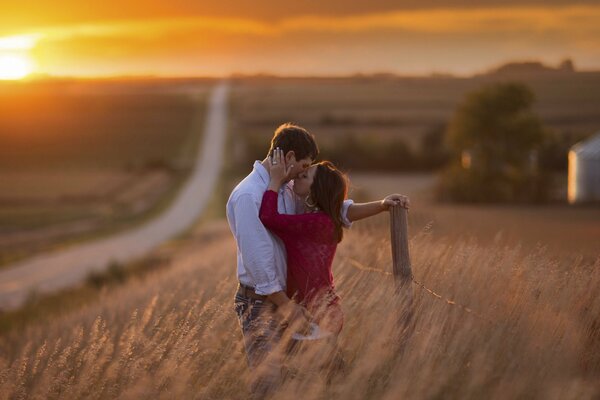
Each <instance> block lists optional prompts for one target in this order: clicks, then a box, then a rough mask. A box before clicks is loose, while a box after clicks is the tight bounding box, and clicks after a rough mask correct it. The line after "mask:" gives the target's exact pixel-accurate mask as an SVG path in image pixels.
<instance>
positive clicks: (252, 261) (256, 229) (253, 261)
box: [234, 194, 284, 295]
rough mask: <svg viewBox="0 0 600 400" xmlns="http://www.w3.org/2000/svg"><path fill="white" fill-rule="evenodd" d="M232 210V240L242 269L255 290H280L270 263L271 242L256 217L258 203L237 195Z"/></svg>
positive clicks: (269, 292) (261, 292)
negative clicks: (233, 237)
mask: <svg viewBox="0 0 600 400" xmlns="http://www.w3.org/2000/svg"><path fill="white" fill-rule="evenodd" d="M234 212H235V225H236V226H235V228H236V240H237V243H238V247H239V250H240V253H241V254H242V259H243V262H244V268H245V269H246V271H247V272H248V274H249V275H250V276H251V277H252V280H253V281H254V284H255V290H256V293H257V294H261V295H269V294H271V293H275V292H280V291H283V290H284V288H283V287H282V285H281V283H280V280H279V279H278V276H277V270H276V269H275V265H274V260H275V256H274V254H273V243H272V241H271V238H270V237H269V233H268V232H267V230H266V228H265V227H264V226H263V224H262V223H261V222H260V220H259V219H258V205H257V204H256V200H255V199H254V196H252V195H250V194H244V195H242V196H240V197H239V198H238V199H237V201H236V203H235V205H234Z"/></svg>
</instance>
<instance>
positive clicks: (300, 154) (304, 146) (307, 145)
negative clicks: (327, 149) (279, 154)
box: [269, 122, 319, 161]
mask: <svg viewBox="0 0 600 400" xmlns="http://www.w3.org/2000/svg"><path fill="white" fill-rule="evenodd" d="M277 147H279V148H280V149H281V150H283V154H287V153H288V151H293V152H294V154H295V155H296V160H303V159H305V158H307V157H310V158H311V159H312V160H313V161H314V160H316V159H317V156H318V155H319V148H318V147H317V142H316V141H315V137H314V136H313V135H312V134H311V133H309V132H308V131H307V130H306V129H304V128H302V127H300V126H298V125H294V124H292V123H290V122H287V123H285V124H281V125H279V127H278V128H277V129H276V130H275V134H274V135H273V139H272V140H271V148H270V149H269V155H272V154H273V150H275V149H276V148H277Z"/></svg>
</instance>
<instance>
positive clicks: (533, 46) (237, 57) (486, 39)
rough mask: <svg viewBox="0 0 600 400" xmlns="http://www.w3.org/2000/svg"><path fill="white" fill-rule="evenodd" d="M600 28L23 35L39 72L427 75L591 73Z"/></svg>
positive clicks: (426, 19)
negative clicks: (548, 68) (564, 66)
mask: <svg viewBox="0 0 600 400" xmlns="http://www.w3.org/2000/svg"><path fill="white" fill-rule="evenodd" d="M599 20H600V6H589V5H588V6H561V7H552V8H549V7H531V6H530V7H496V8H493V7H487V8H476V9H473V8H439V9H430V10H422V9H417V10H404V11H397V10H396V11H389V12H382V13H368V14H360V15H347V16H292V17H288V18H283V19H281V20H279V21H276V22H267V21H260V20H255V19H249V18H231V17H212V18H209V17H172V18H154V19H150V20H128V21H124V20H117V21H103V22H100V23H87V24H71V25H65V26H61V27H46V28H43V27H42V28H38V29H36V30H34V31H32V32H28V34H30V35H37V36H36V40H37V42H36V43H37V45H36V47H35V49H34V50H33V53H34V55H35V56H36V58H37V59H38V64H39V65H40V68H43V67H45V70H46V71H49V72H54V73H56V72H57V71H61V70H62V71H65V73H73V74H78V75H79V74H84V75H85V74H87V75H93V74H111V73H153V72H154V73H160V74H192V73H195V72H197V73H200V74H202V73H205V74H211V75H215V74H217V75H218V74H220V73H222V74H226V73H229V72H234V71H240V72H254V71H260V70H262V71H267V72H277V73H288V72H289V73H302V71H306V73H318V71H322V72H323V73H344V72H356V71H364V70H401V71H402V70H403V71H406V72H417V71H421V72H426V71H431V70H437V71H440V70H444V68H443V67H444V66H445V67H446V69H447V70H450V71H455V72H467V71H474V70H478V69H481V68H482V66H483V65H489V64H490V63H498V62H501V61H503V60H505V59H506V58H514V57H524V56H526V55H527V54H529V56H530V57H535V58H542V59H543V58H556V57H564V56H578V55H580V56H581V59H582V60H584V62H585V63H588V64H589V65H593V64H595V65H596V66H598V65H600V59H598V58H599V57H597V56H593V55H589V54H585V52H589V51H590V49H594V48H595V49H598V47H600V27H599V26H598V25H599V24H597V21H599ZM1 43H2V39H1V38H0V44H1ZM408 57H410V58H408ZM340 58H342V59H340ZM577 59H578V58H577ZM340 61H341V62H340ZM440 66H441V67H440Z"/></svg>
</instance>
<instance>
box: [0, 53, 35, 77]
mask: <svg viewBox="0 0 600 400" xmlns="http://www.w3.org/2000/svg"><path fill="white" fill-rule="evenodd" d="M32 71H33V65H32V62H31V60H30V59H29V57H27V56H25V55H17V54H7V55H0V79H2V80H17V79H22V78H25V77H26V76H27V75H29V74H30V73H31V72H32Z"/></svg>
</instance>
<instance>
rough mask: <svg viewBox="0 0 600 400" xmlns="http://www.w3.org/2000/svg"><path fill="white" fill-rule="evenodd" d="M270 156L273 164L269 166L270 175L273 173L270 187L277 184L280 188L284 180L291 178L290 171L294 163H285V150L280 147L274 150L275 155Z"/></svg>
mask: <svg viewBox="0 0 600 400" xmlns="http://www.w3.org/2000/svg"><path fill="white" fill-rule="evenodd" d="M269 158H270V161H271V164H270V166H269V175H271V184H270V185H269V188H272V186H275V187H276V188H279V187H280V186H281V185H282V184H283V183H284V182H286V181H287V180H289V175H290V172H291V171H292V168H294V166H293V165H286V164H285V157H284V155H283V150H281V149H280V148H276V149H275V150H273V155H272V156H271V157H269Z"/></svg>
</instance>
